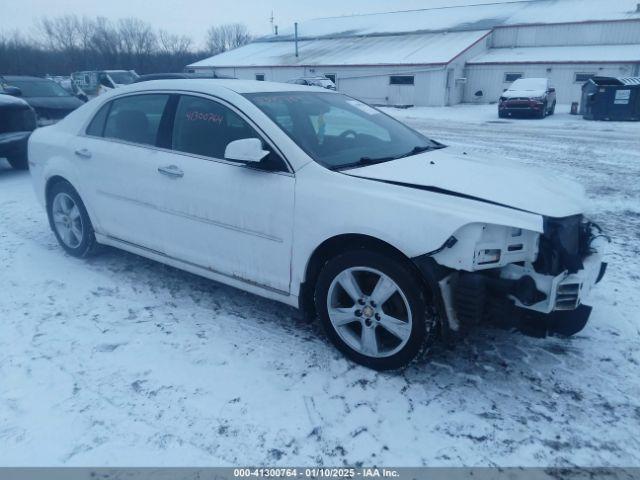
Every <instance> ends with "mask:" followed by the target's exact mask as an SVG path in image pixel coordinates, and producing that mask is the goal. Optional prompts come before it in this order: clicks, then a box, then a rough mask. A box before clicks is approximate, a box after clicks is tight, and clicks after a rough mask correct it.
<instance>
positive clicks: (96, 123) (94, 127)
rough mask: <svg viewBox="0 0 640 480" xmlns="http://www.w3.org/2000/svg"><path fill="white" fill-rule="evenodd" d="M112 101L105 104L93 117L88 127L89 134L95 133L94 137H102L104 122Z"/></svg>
mask: <svg viewBox="0 0 640 480" xmlns="http://www.w3.org/2000/svg"><path fill="white" fill-rule="evenodd" d="M110 107H111V104H110V103H107V104H106V105H103V106H102V108H101V109H100V110H98V113H96V116H95V117H93V120H91V123H90V124H89V126H88V127H87V131H86V133H87V135H93V136H94V137H101V136H102V135H103V133H104V123H105V121H106V120H107V114H108V113H109V108H110Z"/></svg>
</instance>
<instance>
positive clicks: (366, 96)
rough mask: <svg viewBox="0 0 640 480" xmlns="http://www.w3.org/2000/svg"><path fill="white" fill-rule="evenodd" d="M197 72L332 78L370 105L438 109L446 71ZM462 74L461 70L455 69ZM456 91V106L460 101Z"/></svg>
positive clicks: (251, 77) (437, 68) (276, 69)
mask: <svg viewBox="0 0 640 480" xmlns="http://www.w3.org/2000/svg"><path fill="white" fill-rule="evenodd" d="M197 71H200V72H207V73H211V72H214V71H215V73H216V74H218V75H227V76H234V77H236V78H239V79H246V80H255V78H256V74H262V75H264V79H265V80H266V81H271V82H286V81H287V80H291V79H293V78H297V77H303V76H316V75H326V74H333V75H335V76H336V86H337V88H338V91H340V92H343V93H345V94H347V95H351V96H353V97H355V98H358V99H360V100H362V101H364V102H367V103H371V104H374V105H416V106H442V105H445V104H446V101H447V97H446V88H445V83H446V71H445V69H444V68H443V67H441V66H415V67H387V66H380V67H376V66H373V67H346V66H343V67H322V66H316V67H236V68H214V69H212V68H206V69H205V68H203V69H198V70H197ZM458 74H459V75H461V74H462V67H460V68H459V72H458ZM391 75H413V76H414V84H413V85H391V84H390V83H389V77H390V76H391ZM462 95H463V90H462V89H460V93H459V95H458V97H456V103H457V102H459V101H460V99H461V98H462Z"/></svg>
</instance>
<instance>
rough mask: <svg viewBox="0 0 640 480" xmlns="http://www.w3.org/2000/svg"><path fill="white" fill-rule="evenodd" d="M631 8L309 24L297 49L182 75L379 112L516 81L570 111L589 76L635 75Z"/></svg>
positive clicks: (284, 41) (261, 52)
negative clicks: (308, 81)
mask: <svg viewBox="0 0 640 480" xmlns="http://www.w3.org/2000/svg"><path fill="white" fill-rule="evenodd" d="M638 2H640V0H609V1H607V2H604V1H602V0H529V1H522V0H521V1H512V2H507V3H495V4H486V5H469V6H461V7H444V8H430V9H421V10H412V11H402V12H389V13H380V14H366V15H353V16H345V17H333V18H321V19H314V20H309V21H307V22H302V23H301V24H300V25H299V27H298V38H297V41H296V39H295V34H294V30H293V29H291V30H290V31H284V32H281V34H280V35H272V36H269V37H265V38H261V39H259V40H257V41H255V42H253V43H251V44H249V45H246V46H244V47H241V48H238V49H235V50H231V51H228V52H224V53H222V54H219V55H215V56H213V57H210V58H207V59H205V60H202V61H199V62H196V63H194V64H192V65H189V66H187V70H188V71H197V72H207V73H212V72H215V73H216V74H218V75H230V76H235V77H237V78H243V79H258V80H269V81H287V80H290V79H292V78H296V77H301V76H314V75H325V76H328V77H329V78H331V79H332V80H334V81H335V82H336V85H337V87H338V90H339V91H343V92H345V93H347V94H349V95H352V96H354V97H357V98H360V99H362V100H364V101H367V102H369V103H373V104H378V105H435V106H440V105H452V104H456V103H460V102H463V101H464V102H494V101H496V100H497V98H498V97H499V96H500V93H501V92H502V91H503V90H504V89H505V88H507V87H508V85H509V84H510V83H511V82H512V81H514V80H515V79H517V78H519V77H548V78H550V79H551V81H552V84H553V85H554V86H555V87H556V90H557V94H558V102H559V103H568V102H572V101H579V99H580V87H581V85H582V84H583V83H584V82H585V81H586V80H588V78H589V77H590V76H594V75H604V76H616V77H619V76H637V75H640V3H638ZM296 47H297V48H296ZM296 51H297V52H298V54H297V56H296ZM480 92H482V95H479V93H480Z"/></svg>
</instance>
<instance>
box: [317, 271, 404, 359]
mask: <svg viewBox="0 0 640 480" xmlns="http://www.w3.org/2000/svg"><path fill="white" fill-rule="evenodd" d="M327 311H328V314H329V320H330V322H331V325H332V326H333V328H334V329H335V331H336V333H337V334H338V335H339V336H340V338H341V339H342V340H343V341H344V342H345V343H346V344H347V345H349V347H351V348H352V349H353V350H355V351H356V352H358V353H360V354H362V355H366V356H368V357H373V358H383V357H389V356H391V355H394V354H395V353H397V352H399V351H400V350H401V349H402V348H403V347H404V346H405V345H406V344H407V342H408V341H409V338H410V337H411V330H412V321H413V319H412V315H411V309H410V306H409V302H408V300H407V297H406V296H405V294H404V292H403V291H402V289H401V288H400V287H399V286H398V284H397V283H396V282H395V281H393V279H391V277H389V276H388V275H386V274H384V273H383V272H381V271H379V270H376V269H373V268H368V267H352V268H348V269H346V270H343V271H342V272H340V273H339V274H338V275H337V276H336V277H335V278H334V279H333V281H332V282H331V285H330V287H329V290H328V293H327Z"/></svg>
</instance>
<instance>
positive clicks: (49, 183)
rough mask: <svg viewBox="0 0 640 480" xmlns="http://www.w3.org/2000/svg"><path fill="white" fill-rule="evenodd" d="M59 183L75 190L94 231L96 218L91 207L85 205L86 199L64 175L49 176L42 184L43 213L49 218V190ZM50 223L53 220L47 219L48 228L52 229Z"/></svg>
mask: <svg viewBox="0 0 640 480" xmlns="http://www.w3.org/2000/svg"><path fill="white" fill-rule="evenodd" d="M60 183H66V184H67V185H69V186H70V187H71V188H73V190H75V192H76V193H77V194H78V196H79V197H80V200H82V204H83V205H84V208H85V210H86V211H87V214H88V215H89V220H91V224H92V225H93V228H94V230H95V229H96V224H97V221H96V217H95V215H94V214H93V210H92V209H91V206H90V205H88V204H87V201H86V198H84V196H83V195H82V193H81V192H80V190H78V188H76V186H75V185H74V184H73V183H72V182H71V181H70V180H69V179H68V178H67V177H65V176H64V175H60V174H58V173H55V174H53V175H51V176H50V177H49V178H47V180H46V181H45V184H44V201H45V211H46V212H47V216H49V215H48V214H49V204H50V202H51V189H52V188H53V187H54V186H55V185H58V184H60ZM52 222H53V220H52V219H51V218H49V226H50V227H51V229H53V223H52Z"/></svg>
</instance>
